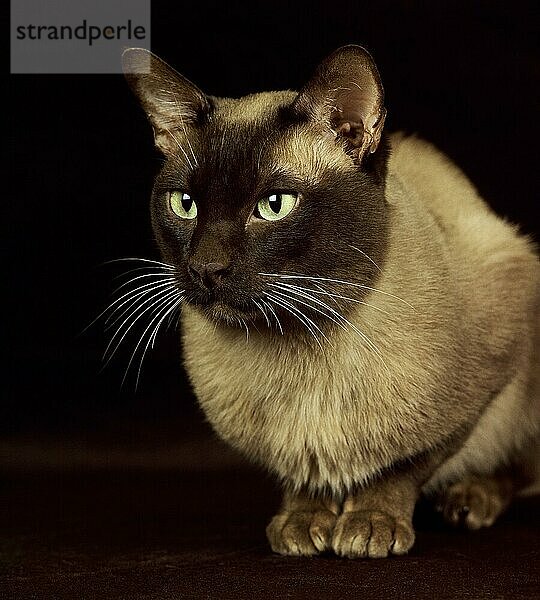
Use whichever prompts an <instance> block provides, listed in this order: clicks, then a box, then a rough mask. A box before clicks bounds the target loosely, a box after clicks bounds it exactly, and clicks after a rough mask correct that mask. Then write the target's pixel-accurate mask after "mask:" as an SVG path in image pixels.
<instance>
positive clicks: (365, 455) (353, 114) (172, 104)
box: [123, 45, 540, 558]
mask: <svg viewBox="0 0 540 600" xmlns="http://www.w3.org/2000/svg"><path fill="white" fill-rule="evenodd" d="M123 65H124V72H125V76H126V79H127V81H128V83H129V85H130V87H131V89H132V90H133V92H134V93H135V95H136V97H137V98H138V100H139V102H140V103H141V105H142V107H143V109H144V111H145V112H146V113H147V116H148V118H149V120H150V122H151V124H152V127H153V130H154V138H155V144H156V146H157V148H158V150H159V151H160V152H161V153H162V154H163V156H164V159H165V160H164V164H163V167H162V169H161V171H160V172H159V174H158V175H157V177H156V180H155V184H154V188H153V193H152V201H151V218H152V225H153V230H154V232H155V237H156V240H157V242H158V244H159V248H160V250H161V255H162V258H163V263H161V264H162V269H163V273H164V276H167V278H168V281H169V283H168V284H167V285H165V284H163V286H164V290H169V291H168V294H169V296H167V294H166V293H165V292H164V291H161V292H157V293H156V297H157V296H159V294H161V295H162V296H164V298H167V300H163V298H162V300H163V305H164V308H163V310H162V312H161V313H159V312H158V316H159V315H160V314H161V315H166V314H168V313H167V310H169V312H170V310H171V309H170V306H173V305H174V302H176V305H178V304H180V303H181V304H182V317H181V318H182V339H183V353H184V361H185V366H186V369H187V372H188V375H189V378H190V381H191V384H192V385H193V389H194V391H195V393H196V396H197V398H198V402H199V403H200V406H201V407H202V409H203V411H204V412H205V414H206V416H207V418H208V420H209V422H210V423H211V425H212V427H213V428H214V430H215V431H216V432H217V434H218V435H219V436H220V437H221V438H223V439H224V440H226V441H227V442H228V443H229V444H231V445H232V446H234V447H235V448H237V449H239V450H240V451H241V452H243V453H244V454H245V455H246V456H247V457H249V458H251V459H252V460H254V461H256V462H258V463H260V464H261V465H264V466H265V467H266V468H267V469H269V470H270V471H271V472H273V473H274V474H276V475H277V477H278V478H279V480H280V481H281V483H282V484H283V489H284V496H283V503H282V506H281V508H280V510H279V512H278V514H277V515H276V516H275V517H274V518H273V519H272V521H271V522H270V524H269V525H268V527H267V530H266V532H267V537H268V540H269V542H270V545H271V548H272V550H273V551H275V552H277V553H280V554H284V555H304V556H309V555H315V554H318V553H321V552H325V551H331V552H334V553H336V554H337V555H339V556H344V557H349V558H355V557H373V558H375V557H386V556H388V555H389V554H394V555H400V554H404V553H406V552H407V551H409V550H410V548H411V547H412V546H413V543H414V539H415V532H414V529H413V525H412V516H413V510H414V508H415V504H416V502H417V500H418V498H419V497H420V495H421V494H426V495H427V496H429V497H431V498H432V499H433V500H434V502H435V503H436V506H437V507H438V509H439V510H440V511H441V512H442V514H443V516H444V517H445V518H446V520H447V521H449V522H450V523H452V524H454V525H461V526H465V527H468V528H469V529H477V528H480V527H483V526H489V525H491V524H492V523H493V522H494V520H495V519H496V517H497V516H498V515H499V514H500V513H501V512H502V511H503V510H504V509H505V508H506V507H507V506H508V504H509V502H510V500H511V499H512V497H513V496H514V495H515V494H516V493H517V492H518V491H519V490H522V489H524V488H525V487H526V486H528V485H530V484H531V483H532V482H533V481H534V476H535V475H534V473H535V472H536V471H535V469H537V464H538V448H539V445H538V444H539V443H538V440H539V431H540V398H539V393H538V390H539V386H538V368H537V367H538V347H539V335H540V333H539V320H538V314H539V288H540V286H539V282H540V268H539V261H538V257H537V254H536V250H535V248H534V247H533V244H532V242H531V241H530V240H529V239H528V238H527V237H525V236H523V235H521V234H519V232H518V230H517V228H516V227H514V226H512V225H510V224H508V223H507V222H505V221H504V220H502V219H500V218H499V217H497V216H496V215H495V214H494V213H493V212H492V211H491V210H490V209H489V208H488V206H487V204H486V203H485V202H484V201H483V200H482V199H481V198H480V197H479V195H478V193H477V191H476V190H475V188H474V187H473V185H472V184H471V183H470V182H469V181H468V180H467V178H466V177H465V176H464V174H463V173H462V172H461V171H460V170H459V169H458V168H457V167H456V166H455V165H454V164H453V163H452V162H451V161H450V160H449V159H448V158H447V157H446V156H444V155H443V154H442V153H441V152H439V151H438V150H437V149H436V148H435V147H433V146H432V145H430V144H429V143H428V142H426V141H423V140H421V139H418V138H417V137H415V136H406V135H403V134H391V135H389V134H387V133H386V132H385V131H384V129H383V128H384V121H385V115H386V109H385V107H384V92H383V86H382V83H381V79H380V75H379V73H378V70H377V67H376V65H375V63H374V61H373V59H372V57H371V55H370V54H369V53H368V52H367V51H366V50H365V49H364V48H362V47H360V46H354V45H350V46H345V47H342V48H339V49H338V50H336V51H335V52H334V53H333V54H331V55H330V56H329V57H327V58H326V59H325V60H324V61H323V62H322V63H321V64H320V65H319V66H318V68H317V69H316V71H315V72H314V75H313V76H312V78H311V79H310V80H309V81H308V82H307V83H306V84H305V85H304V86H303V87H302V88H301V90H300V91H299V92H292V91H280V92H265V93H257V94H252V95H248V96H245V97H243V98H239V99H231V98H218V97H213V96H209V95H206V94H205V93H203V92H202V91H201V90H199V89H198V88H197V87H196V86H195V85H194V84H193V83H191V82H190V81H188V80H187V79H186V78H184V77H183V76H182V75H180V74H179V73H177V72H176V71H175V70H174V69H173V68H171V67H170V66H169V65H167V64H166V63H165V62H163V61H162V60H160V59H159V58H158V57H156V56H155V55H153V54H151V53H149V52H147V51H145V50H142V49H136V48H132V49H128V50H126V51H125V53H124V55H123ZM154 291H155V290H154ZM147 293H148V294H149V292H147ZM151 297H152V298H153V296H151ZM157 299H158V300H159V298H157ZM156 301H157V300H156ZM167 302H168V304H167ZM176 305H174V306H176ZM167 307H169V308H167ZM163 318H165V317H164V316H163ZM163 318H162V320H163Z"/></svg>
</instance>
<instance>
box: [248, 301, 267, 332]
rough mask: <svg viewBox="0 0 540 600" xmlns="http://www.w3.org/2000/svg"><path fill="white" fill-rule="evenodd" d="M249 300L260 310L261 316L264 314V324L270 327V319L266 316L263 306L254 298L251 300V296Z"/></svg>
mask: <svg viewBox="0 0 540 600" xmlns="http://www.w3.org/2000/svg"><path fill="white" fill-rule="evenodd" d="M251 301H252V302H253V304H255V306H256V307H257V308H258V309H259V310H260V311H261V313H262V314H263V316H264V318H265V320H266V324H267V325H268V327H270V328H271V324H270V319H269V318H268V315H267V314H266V312H265V310H264V308H263V307H262V306H261V305H260V304H259V303H258V302H257V301H256V300H253V298H252V299H251Z"/></svg>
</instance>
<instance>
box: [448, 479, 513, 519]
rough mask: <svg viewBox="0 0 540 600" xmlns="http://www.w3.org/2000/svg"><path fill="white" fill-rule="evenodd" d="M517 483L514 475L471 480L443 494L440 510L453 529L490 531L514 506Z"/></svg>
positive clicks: (449, 488)
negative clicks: (496, 521) (486, 529)
mask: <svg viewBox="0 0 540 600" xmlns="http://www.w3.org/2000/svg"><path fill="white" fill-rule="evenodd" d="M517 483H518V482H517V481H516V480H515V478H514V477H513V476H512V473H511V472H510V471H502V472H499V473H496V474H494V475H477V476H469V477H467V478H465V479H463V480H462V481H458V482H457V483H454V484H452V485H450V486H449V487H448V488H447V489H445V490H443V491H442V492H441V494H440V495H439V498H438V500H437V509H438V510H439V511H440V512H441V513H442V515H443V517H444V519H445V520H446V521H447V522H448V523H450V524H451V525H454V526H464V527H467V528H468V529H480V528H481V527H489V526H490V525H493V523H494V522H495V519H497V517H498V516H499V515H500V514H501V513H502V512H503V511H504V510H505V509H506V508H507V507H508V505H509V504H510V502H511V500H512V497H513V496H514V493H515V491H516V488H517Z"/></svg>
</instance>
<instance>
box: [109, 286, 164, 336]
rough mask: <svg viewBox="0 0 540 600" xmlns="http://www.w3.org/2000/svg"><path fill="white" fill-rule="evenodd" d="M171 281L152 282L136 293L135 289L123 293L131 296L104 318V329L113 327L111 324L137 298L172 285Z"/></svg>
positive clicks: (126, 310) (131, 305) (127, 309)
mask: <svg viewBox="0 0 540 600" xmlns="http://www.w3.org/2000/svg"><path fill="white" fill-rule="evenodd" d="M173 283H174V279H172V280H171V281H165V282H152V285H151V286H149V287H148V288H147V289H146V290H142V291H139V292H137V293H134V291H135V290H133V291H132V292H128V294H124V295H129V294H131V296H130V297H129V298H128V299H127V300H124V302H122V304H119V305H118V306H117V307H116V308H115V309H114V310H113V311H112V312H111V314H110V315H109V316H108V317H107V319H106V320H105V330H107V329H110V328H111V327H113V325H114V324H115V323H117V322H118V321H119V320H120V319H121V318H122V317H123V316H124V315H125V314H126V312H128V311H129V310H130V309H131V308H132V307H133V305H134V304H136V303H137V302H138V299H141V297H142V296H146V295H147V294H152V293H153V292H155V291H156V290H158V289H160V288H163V287H172V285H173ZM128 303H130V304H129V306H128V307H127V308H125V309H124V310H123V311H122V312H121V313H120V314H119V315H118V316H117V317H116V318H115V319H114V320H113V321H112V322H110V321H111V319H112V318H113V316H114V314H115V313H117V312H118V311H119V310H120V309H121V308H122V306H124V305H125V304H128Z"/></svg>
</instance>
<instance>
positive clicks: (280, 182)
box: [124, 46, 387, 322]
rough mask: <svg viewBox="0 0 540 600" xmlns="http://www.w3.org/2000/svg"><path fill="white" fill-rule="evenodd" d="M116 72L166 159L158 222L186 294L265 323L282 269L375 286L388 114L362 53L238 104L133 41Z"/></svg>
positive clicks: (165, 252) (158, 189)
mask: <svg viewBox="0 0 540 600" xmlns="http://www.w3.org/2000/svg"><path fill="white" fill-rule="evenodd" d="M124 68H125V72H126V78H127V80H128V82H129V84H130V86H131V88H132V90H133V91H134V92H135V94H136V96H137V97H138V99H139V101H140V103H141V105H142V107H143V109H144V110H145V112H146V113H147V115H148V117H149V119H150V121H151V123H152V126H153V129H154V137H155V142H156V146H157V147H158V149H159V150H160V151H161V152H162V153H163V155H164V157H165V163H164V165H163V168H162V170H161V172H160V173H159V175H158V176H157V178H156V181H155V185H154V190H153V196H152V222H153V227H154V232H155V236H156V239H157V241H158V244H159V246H160V249H161V252H162V256H163V258H164V260H166V261H167V262H168V263H169V264H171V265H173V266H174V267H175V268H176V275H175V276H176V277H177V281H178V286H179V287H180V288H181V289H182V290H184V291H185V300H186V302H188V303H191V304H194V305H198V306H201V307H204V309H205V310H207V311H208V312H209V314H211V315H212V316H213V317H216V316H218V314H219V316H224V315H225V316H226V315H228V316H230V317H231V318H232V317H234V316H235V315H240V316H242V317H243V318H246V317H248V318H251V319H262V318H263V316H262V314H261V311H260V310H258V304H259V303H260V302H261V301H263V302H264V301H265V300H266V301H268V296H267V295H268V293H270V292H272V293H273V294H281V293H283V290H276V289H272V288H271V286H272V285H275V281H274V279H273V278H275V277H276V276H299V277H325V278H327V279H332V280H334V282H333V284H332V287H333V290H334V291H335V292H336V293H342V294H345V292H346V294H347V295H348V296H351V293H352V294H353V296H354V297H355V298H356V299H360V298H361V297H362V296H363V290H362V288H361V287H358V288H354V289H353V290H352V292H351V288H350V287H348V288H345V287H341V286H340V283H339V281H340V280H346V281H347V282H351V281H352V282H357V283H361V284H364V285H369V283H370V282H371V281H372V279H373V278H374V277H375V276H376V274H377V268H376V266H374V265H375V264H376V263H378V262H379V261H382V260H383V255H384V249H385V244H386V231H387V207H386V203H385V199H384V180H385V173H386V162H387V150H386V142H385V141H384V140H383V141H382V142H381V135H382V128H383V124H384V117H385V113H386V111H385V109H384V106H383V89H382V85H381V82H380V78H379V74H378V72H377V69H376V67H375V64H374V63H373V60H372V59H371V57H370V55H369V54H368V53H367V52H366V51H365V50H364V49H362V48H360V47H358V46H346V47H343V48H341V49H339V50H337V51H336V52H334V53H333V54H332V55H331V56H329V57H328V58H327V59H326V60H324V61H323V63H321V65H320V66H319V67H318V68H317V70H316V71H315V74H314V75H313V77H312V78H311V80H310V81H309V82H308V83H307V84H306V85H305V86H304V87H303V88H302V90H301V91H300V92H299V93H294V92H274V93H265V94H259V95H252V96H247V97H245V98H240V99H238V100H232V99H222V98H217V97H213V96H207V95H205V94H204V93H203V92H202V91H201V90H199V89H198V88H197V87H196V86H195V85H194V84H192V83H191V82H189V81H188V80H187V79H185V78H184V77H183V76H181V75H179V74H178V73H177V72H176V71H174V70H173V69H172V68H171V67H169V66H168V65H167V64H166V63H164V62H163V61H161V60H160V59H158V58H157V57H155V56H154V55H152V54H150V53H148V52H147V51H145V50H139V49H131V50H127V51H126V52H125V54H124ZM145 71H146V72H145ZM281 283H283V282H281ZM296 283H298V282H296ZM289 284H290V285H294V282H289ZM274 298H275V300H276V305H275V309H276V310H277V311H279V312H284V313H285V318H288V317H290V318H293V317H292V316H291V315H290V310H289V311H287V310H284V306H285V307H286V306H287V305H284V306H283V305H281V304H282V302H279V301H280V300H281V301H286V300H285V298H282V297H281V296H279V295H274ZM335 302H336V303H337V304H338V305H339V304H340V301H339V299H336V300H335ZM349 307H350V302H349V303H348V304H343V306H341V307H340V308H341V310H343V311H346V310H348V308H349ZM310 313H312V314H311V315H310V319H313V321H315V322H318V321H321V320H322V321H324V320H325V319H324V318H323V317H322V316H321V314H319V313H318V312H317V311H316V310H311V311H310ZM293 320H294V319H293Z"/></svg>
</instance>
